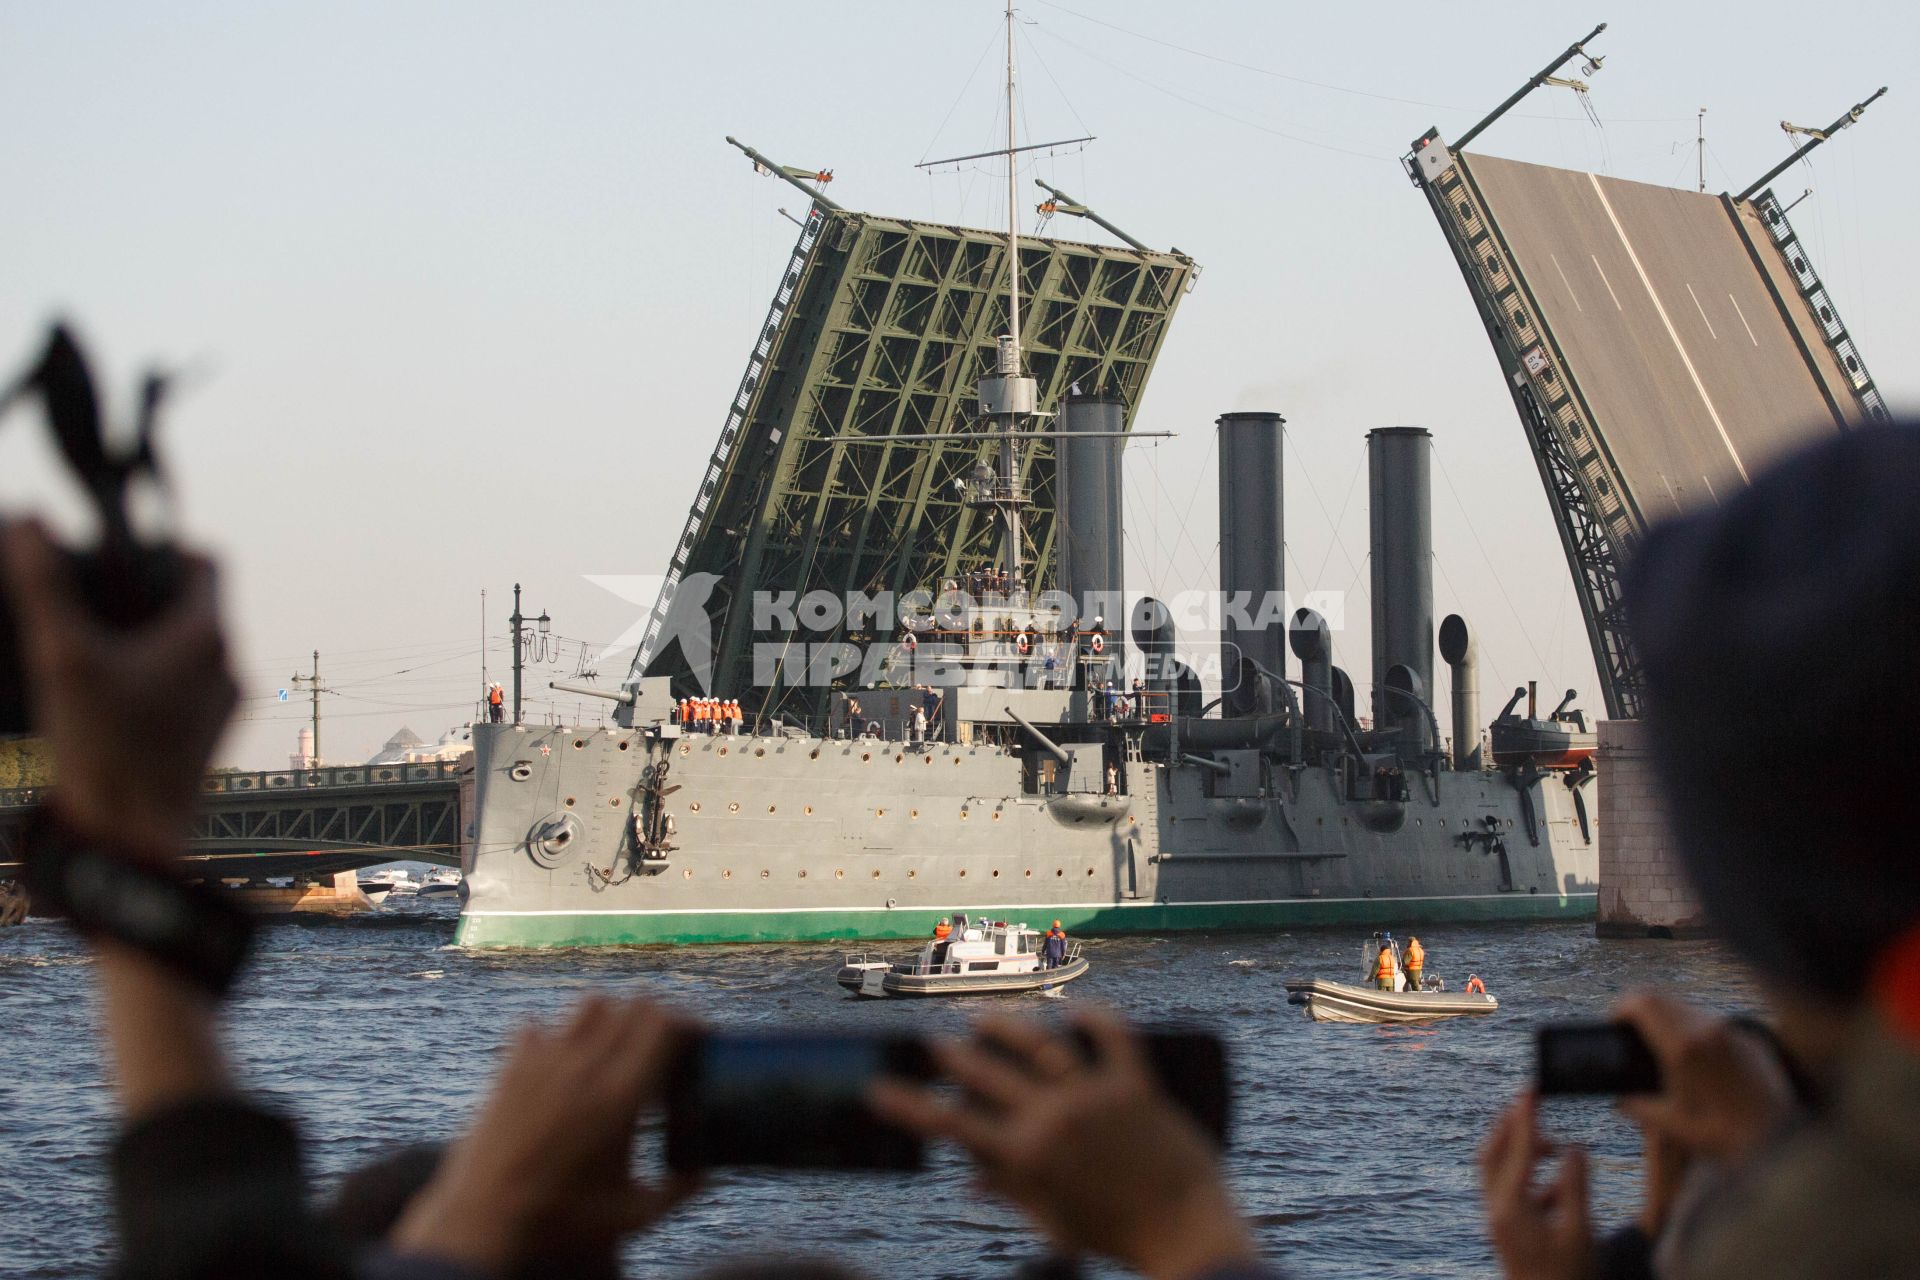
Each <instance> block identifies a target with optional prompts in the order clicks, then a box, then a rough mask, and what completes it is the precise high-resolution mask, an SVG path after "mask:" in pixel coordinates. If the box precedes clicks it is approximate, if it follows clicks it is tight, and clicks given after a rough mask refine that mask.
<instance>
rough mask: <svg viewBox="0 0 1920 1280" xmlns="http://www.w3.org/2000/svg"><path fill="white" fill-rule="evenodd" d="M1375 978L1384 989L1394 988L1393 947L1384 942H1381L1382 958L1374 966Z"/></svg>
mask: <svg viewBox="0 0 1920 1280" xmlns="http://www.w3.org/2000/svg"><path fill="white" fill-rule="evenodd" d="M1373 978H1374V981H1375V982H1376V983H1377V984H1378V985H1379V987H1380V989H1381V990H1382V991H1391V990H1393V948H1392V947H1391V946H1389V945H1387V944H1386V943H1384V942H1383V943H1381V944H1380V958H1379V961H1378V962H1377V963H1376V964H1375V966H1374V970H1373Z"/></svg>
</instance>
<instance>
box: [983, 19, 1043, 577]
mask: <svg viewBox="0 0 1920 1280" xmlns="http://www.w3.org/2000/svg"><path fill="white" fill-rule="evenodd" d="M1013 35H1014V27H1013V0H1007V149H1006V153H1005V154H1006V158H1007V332H1006V333H1004V334H1002V335H1000V342H999V350H998V351H997V352H996V354H995V359H994V366H993V370H992V372H990V373H989V374H988V375H987V376H986V377H984V378H982V379H980V384H979V395H980V412H981V414H982V416H985V417H989V418H992V419H993V421H994V424H995V426H996V427H997V429H998V430H997V433H996V434H997V435H998V436H999V440H1000V452H999V457H998V458H997V459H996V462H997V466H996V469H995V473H994V478H993V481H992V484H991V491H990V492H989V493H987V494H984V495H980V497H982V498H984V499H985V501H984V502H982V503H981V505H983V506H990V507H992V508H993V509H994V510H995V512H997V513H998V515H999V517H1000V564H1001V567H1002V568H1004V569H1005V570H1006V572H1007V576H1008V579H1009V580H1010V581H1013V582H1019V581H1020V580H1021V578H1022V567H1021V559H1022V548H1021V546H1020V508H1021V507H1023V506H1025V505H1026V499H1025V496H1024V495H1023V494H1022V493H1021V492H1020V484H1019V479H1020V473H1019V465H1018V463H1019V457H1018V452H1017V450H1018V444H1017V441H1018V440H1019V438H1020V434H1019V433H1020V424H1021V422H1022V421H1023V420H1024V419H1026V418H1028V417H1031V416H1032V414H1033V412H1034V410H1035V409H1036V408H1037V407H1038V402H1039V391H1038V387H1037V386H1036V384H1035V382H1034V380H1033V379H1032V378H1029V377H1027V376H1026V375H1025V373H1024V372H1023V370H1022V368H1021V359H1020V197H1019V191H1018V187H1017V184H1016V178H1017V177H1018V169H1017V165H1018V153H1019V150H1020V148H1019V146H1018V144H1017V140H1016V137H1015V133H1014V129H1015V114H1014V113H1015V110H1016V106H1017V102H1016V99H1015V96H1014V64H1013ZM978 500H979V499H978V498H976V501H978Z"/></svg>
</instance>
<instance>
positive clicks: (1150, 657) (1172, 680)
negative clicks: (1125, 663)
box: [1127, 596, 1179, 713]
mask: <svg viewBox="0 0 1920 1280" xmlns="http://www.w3.org/2000/svg"><path fill="white" fill-rule="evenodd" d="M1127 631H1128V633H1129V634H1130V635H1131V636H1132V637H1133V645H1134V648H1136V649H1138V650H1139V651H1140V654H1141V657H1142V658H1143V659H1144V660H1145V665H1146V682H1147V691H1148V693H1150V694H1152V695H1153V696H1152V697H1151V698H1149V699H1148V703H1147V706H1146V707H1141V708H1138V710H1139V711H1141V712H1143V713H1144V712H1146V711H1148V710H1152V711H1163V712H1164V711H1171V710H1172V709H1173V695H1174V693H1175V691H1176V690H1177V688H1178V687H1179V671H1178V669H1177V668H1178V666H1179V664H1178V661H1177V660H1176V659H1175V658H1174V656H1173V650H1174V631H1173V611H1172V610H1170V609H1168V608H1167V606H1166V605H1164V604H1162V603H1161V602H1160V601H1158V600H1156V599H1154V598H1153V597H1152V596H1141V597H1140V598H1139V599H1138V600H1136V601H1135V602H1134V605H1133V613H1132V617H1131V618H1130V619H1129V620H1128V624H1127Z"/></svg>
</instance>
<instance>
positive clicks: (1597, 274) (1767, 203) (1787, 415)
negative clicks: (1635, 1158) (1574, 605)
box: [1407, 30, 1887, 718]
mask: <svg viewBox="0 0 1920 1280" xmlns="http://www.w3.org/2000/svg"><path fill="white" fill-rule="evenodd" d="M1594 34H1598V31H1597V30H1596V32H1595V33H1594ZM1592 38H1593V37H1592V35H1589V36H1588V37H1587V39H1588V40H1591V39H1592ZM1583 46H1584V42H1583V43H1582V44H1576V45H1574V46H1573V47H1572V48H1570V49H1569V50H1568V51H1567V52H1566V53H1565V54H1563V55H1561V57H1560V58H1559V59H1558V60H1557V61H1556V62H1554V63H1553V64H1551V65H1550V66H1549V67H1548V68H1547V69H1546V70H1544V71H1542V72H1541V73H1540V74H1539V75H1538V76H1536V77H1535V78H1534V79H1533V80H1532V81H1530V82H1529V84H1528V85H1527V86H1526V87H1525V88H1523V89H1522V90H1521V92H1520V93H1519V94H1516V95H1515V96H1514V97H1513V98H1510V99H1509V100H1508V102H1507V103H1506V104H1504V105H1503V106H1502V107H1501V108H1500V111H1497V112H1495V113H1494V115H1493V116H1491V117H1489V118H1488V119H1487V120H1486V121H1483V122H1482V123H1481V124H1480V125H1478V126H1476V127H1475V128H1474V129H1473V130H1470V131H1469V133H1468V134H1467V135H1465V136H1464V137H1463V142H1471V141H1472V139H1473V137H1474V136H1476V135H1478V134H1479V132H1480V131H1481V130H1482V129H1484V128H1485V127H1486V125H1487V124H1490V123H1492V121H1493V120H1494V119H1496V118H1498V116H1499V115H1500V114H1501V113H1502V112H1504V111H1505V110H1507V109H1508V108H1509V107H1511V106H1512V105H1513V104H1514V103H1515V102H1517V101H1518V100H1519V98H1520V97H1521V96H1524V94H1525V93H1526V92H1528V91H1529V90H1530V89H1532V88H1534V87H1537V86H1538V85H1539V84H1542V83H1547V82H1548V81H1549V77H1550V76H1551V74H1552V73H1553V72H1554V71H1556V70H1558V69H1559V67H1560V66H1561V65H1563V64H1564V63H1565V62H1567V61H1570V60H1571V59H1572V58H1573V57H1575V56H1580V55H1584V54H1585V49H1584V47H1583ZM1589 65H1592V64H1589ZM1552 83H1556V84H1567V83H1570V82H1567V81H1560V80H1555V81H1552ZM1876 96H1877V95H1876ZM1871 100H1872V99H1868V101H1871ZM1864 109H1865V104H1864V103H1863V104H1861V105H1860V106H1857V107H1855V108H1854V109H1853V110H1852V111H1851V112H1849V113H1848V115H1846V116H1843V117H1842V118H1841V120H1840V121H1836V122H1835V124H1834V125H1832V126H1830V127H1829V128H1828V129H1827V130H1825V131H1807V132H1815V133H1817V135H1818V140H1824V138H1825V137H1826V136H1828V134H1830V133H1832V132H1834V131H1836V130H1837V129H1839V128H1844V127H1845V125H1846V124H1849V123H1851V122H1852V120H1853V119H1856V118H1858V116H1859V113H1860V112H1861V111H1863V110H1864ZM1809 145H1810V146H1811V145H1814V144H1813V143H1810V144H1809ZM1783 167H1784V166H1783ZM1407 170H1408V173H1409V175H1410V176H1411V177H1412V178H1413V180H1414V182H1415V183H1416V185H1417V186H1418V187H1419V188H1420V189H1421V190H1422V191H1423V192H1424V193H1425V195H1426V197H1427V201H1428V204H1429V205H1430V206H1431V207H1432V209H1433V212H1434V216H1435V217H1436V218H1437V219H1438V220H1439V223H1440V227H1441V229H1442V231H1443V232H1444V233H1445V235H1446V238H1447V242H1448V245H1449V246H1450V247H1451V248H1452V250H1453V255H1454V259H1455V261H1456V262H1457V263H1458V265H1459V267H1460V270H1461V273H1462V275H1463V276H1464V277H1465V279H1466V282H1467V287H1468V288H1469V290H1471V292H1472V294H1473V298H1474V302H1475V304H1476V305H1477V307H1478V309H1479V312H1480V316H1481V320H1482V321H1483V323H1484V324H1485V325H1486V328H1487V335H1488V337H1489V338H1490V339H1491V341H1492V343H1493V348H1494V352H1495V354H1496V356H1497V357H1498V358H1499V362H1500V368H1501V372H1502V373H1503V374H1504V375H1505V377H1506V380H1507V385H1508V389H1509V390H1510V392H1511V393H1512V395H1513V399H1514V404H1515V406H1516V408H1518V410H1519V413H1520V419H1521V424H1522V427H1523V429H1524V430H1525V432H1526V436H1527V442H1528V445H1529V446H1530V448H1531V449H1532V451H1533V455H1534V458H1535V461H1536V462H1537V464H1538V465H1539V468H1540V475H1541V479H1542V481H1543V482H1544V483H1545V485H1546V489H1547V494H1548V498H1549V500H1550V502H1551V505H1552V508H1553V514H1554V518H1555V521H1556V523H1557V524H1558V526H1559V531H1560V537H1561V541H1562V544H1563V547H1564V549H1565V551H1566V554H1567V560H1568V564H1569V566H1570V567H1571V569H1572V571H1573V575H1574V581H1575V585H1576V588H1577V590H1578V593H1579V596H1580V603H1581V609H1582V613H1583V615H1584V617H1585V621H1586V626H1587V632H1588V639H1589V641H1590V643H1591V645H1592V648H1593V654H1594V661H1595V665H1596V666H1597V667H1598V668H1599V672H1600V677H1601V681H1602V685H1603V693H1604V696H1605V700H1606V705H1607V712H1608V714H1609V715H1610V716H1612V717H1615V718H1633V717H1635V716H1637V715H1638V714H1639V712H1640V709H1641V708H1640V680H1639V672H1638V667H1637V664H1636V662H1635V660H1634V656H1633V650H1632V645H1631V643H1630V641H1629V639H1628V635H1627V631H1626V619H1625V617H1624V614H1623V613H1622V611H1621V607H1620V567H1621V564H1622V563H1623V561H1624V559H1625V558H1626V557H1627V556H1629V555H1631V553H1632V548H1633V545H1634V542H1635V540H1636V539H1637V538H1638V537H1639V536H1640V534H1642V533H1643V532H1644V531H1645V530H1646V529H1647V527H1648V526H1649V525H1651V524H1653V523H1654V522H1657V521H1658V520H1660V519H1662V518H1663V517H1666V516H1669V515H1672V514H1675V513H1677V512H1680V511H1684V510H1687V509H1689V508H1691V507H1695V506H1697V505H1700V504H1703V503H1712V502H1718V501H1720V500H1722V499H1724V498H1725V497H1726V496H1727V495H1728V494H1729V493H1731V492H1733V491H1735V490H1736V489H1737V488H1738V487H1740V486H1742V485H1745V484H1746V483H1747V480H1748V478H1749V477H1750V476H1751V475H1753V474H1754V473H1755V472H1756V471H1758V470H1759V469H1760V468H1762V467H1764V466H1765V465H1766V464H1767V463H1768V462H1770V461H1772V460H1773V459H1774V458H1776V457H1778V456H1779V455H1780V454H1782V453H1783V452H1786V451H1788V450H1791V449H1792V448H1794V447H1795V446H1797V445H1799V444H1802V443H1805V442H1807V441H1809V440H1811V439H1813V438H1815V437H1817V436H1819V435H1821V434H1823V433H1826V432H1832V431H1839V430H1844V429H1846V428H1847V427H1849V426H1852V425H1856V424H1858V423H1861V422H1864V421H1868V420H1871V419H1884V418H1886V416H1887V409H1886V406H1885V403H1884V402H1883V401H1882V399H1881V397H1880V394H1879V392H1878V390H1877V389H1876V388H1875V386H1874V383H1873V379H1872V377H1871V376H1870V375H1869V374H1868V372H1867V368H1866V363H1865V361H1864V360H1863V359H1862V358H1861V356H1860V353H1859V351H1858V349H1857V348H1856V347H1855V345H1854V341H1853V337H1852V335H1851V334H1850V333H1849V331H1848V330H1847V328H1846V325H1845V324H1844V323H1843V322H1842V321H1841V319H1840V316H1839V312H1838V310H1837V308H1836V307H1835V306H1834V304H1833V300H1832V299H1831V298H1830V297H1829V296H1828V294H1827V291H1826V288H1825V286H1824V285H1823V284H1822V283H1821V281H1820V277H1819V275H1818V274H1817V273H1816V272H1815V270H1814V268H1813V266H1812V264H1811V263H1810V262H1809V261H1808V258H1807V255H1806V250H1805V248H1804V247H1803V246H1802V245H1801V243H1800V241H1799V238H1798V237H1797V236H1796V235H1795V234H1794V231H1793V227H1792V224H1791V223H1790V222H1789V221H1788V219H1787V213H1786V210H1785V209H1784V208H1782V207H1781V204H1780V202H1779V201H1778V200H1777V199H1775V197H1774V194H1773V192H1772V190H1771V189H1759V188H1760V187H1761V184H1758V183H1757V184H1755V188H1754V189H1749V191H1747V192H1745V193H1743V194H1742V195H1741V196H1739V197H1735V196H1730V195H1708V194H1705V193H1701V192H1694V191H1682V190H1676V189H1673V188H1669V187H1661V186H1652V185H1648V184H1646V183H1640V182H1628V181H1625V180H1623V179H1620V178H1610V177H1603V176H1601V175H1598V174H1592V173H1583V172H1577V171H1572V170H1567V169H1555V168H1550V167H1548V166H1545V165H1537V164H1525V163H1521V162H1519V161H1516V160H1506V159H1501V158H1499V157H1496V156H1489V155H1482V154H1479V153H1477V152H1469V151H1465V150H1462V149H1460V148H1459V147H1458V146H1454V147H1449V146H1448V144H1447V142H1446V141H1445V140H1444V139H1442V138H1441V137H1440V135H1439V134H1438V132H1437V131H1433V130H1429V131H1428V132H1427V133H1426V134H1425V135H1424V136H1422V137H1421V138H1420V139H1419V140H1418V141H1416V142H1415V143H1414V147H1413V151H1412V152H1411V153H1410V154H1409V156H1408V157H1407ZM1778 173H1779V170H1775V172H1774V173H1773V174H1769V175H1768V178H1767V179H1763V182H1764V181H1768V180H1771V179H1772V178H1773V177H1775V176H1777V175H1778Z"/></svg>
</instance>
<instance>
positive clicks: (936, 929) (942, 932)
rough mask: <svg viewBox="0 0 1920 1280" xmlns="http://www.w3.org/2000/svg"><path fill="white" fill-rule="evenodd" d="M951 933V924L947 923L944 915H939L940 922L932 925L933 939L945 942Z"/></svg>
mask: <svg viewBox="0 0 1920 1280" xmlns="http://www.w3.org/2000/svg"><path fill="white" fill-rule="evenodd" d="M952 933H953V925H951V924H950V923H948V921H947V918H946V917H945V916H941V917H940V923H939V924H936V925H935V926H933V940H934V941H935V942H945V941H946V940H947V938H948V937H949V936H951V935H952Z"/></svg>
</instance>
